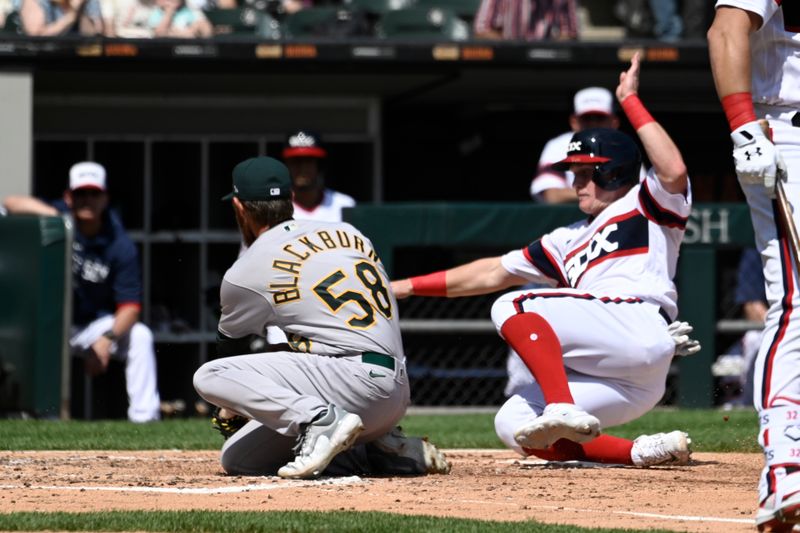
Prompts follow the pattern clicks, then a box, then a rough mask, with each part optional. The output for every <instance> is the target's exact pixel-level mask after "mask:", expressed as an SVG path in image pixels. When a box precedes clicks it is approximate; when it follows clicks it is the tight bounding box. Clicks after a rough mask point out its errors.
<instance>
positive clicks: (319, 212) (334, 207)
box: [294, 189, 356, 222]
mask: <svg viewBox="0 0 800 533" xmlns="http://www.w3.org/2000/svg"><path fill="white" fill-rule="evenodd" d="M354 205H356V201H355V200H353V198H352V197H351V196H348V195H346V194H344V193H341V192H338V191H334V190H331V189H325V192H324V193H323V196H322V202H321V203H320V204H319V205H318V206H317V207H315V208H314V209H311V210H308V209H306V208H304V207H303V206H301V205H299V204H298V203H297V202H295V203H294V218H295V219H296V220H316V221H319V222H341V220H342V209H344V208H345V207H353V206H354Z"/></svg>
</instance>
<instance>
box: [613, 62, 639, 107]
mask: <svg viewBox="0 0 800 533" xmlns="http://www.w3.org/2000/svg"><path fill="white" fill-rule="evenodd" d="M640 64H641V59H640V57H639V52H636V53H635V54H633V58H631V66H630V67H629V68H628V70H626V71H624V72H621V73H620V75H619V85H617V91H616V94H617V100H619V101H620V102H622V101H623V100H625V99H626V98H627V97H629V96H630V95H632V94H636V93H638V92H639V68H640Z"/></svg>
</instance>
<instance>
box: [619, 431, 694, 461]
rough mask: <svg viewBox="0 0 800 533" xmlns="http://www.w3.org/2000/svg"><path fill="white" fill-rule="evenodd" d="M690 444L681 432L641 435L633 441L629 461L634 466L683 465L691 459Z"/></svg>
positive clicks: (689, 440) (690, 441)
mask: <svg viewBox="0 0 800 533" xmlns="http://www.w3.org/2000/svg"><path fill="white" fill-rule="evenodd" d="M691 444H692V439H690V438H689V435H687V434H686V433H684V432H683V431H673V432H671V433H656V434H655V435H642V436H640V437H637V438H636V440H634V441H633V448H631V460H632V461H633V464H634V465H636V466H655V465H685V464H688V463H689V459H691V455H692V450H691V448H690V445H691Z"/></svg>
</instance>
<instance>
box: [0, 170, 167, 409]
mask: <svg viewBox="0 0 800 533" xmlns="http://www.w3.org/2000/svg"><path fill="white" fill-rule="evenodd" d="M4 207H5V208H6V209H7V210H8V212H9V213H10V214H34V215H43V216H58V215H59V214H63V215H64V216H66V217H67V218H68V219H69V220H71V221H72V223H73V225H74V228H75V233H74V242H73V247H72V273H73V284H72V292H73V297H72V303H73V312H72V321H73V325H72V328H71V332H70V340H69V344H70V348H71V349H72V353H73V355H78V356H82V357H84V364H85V368H86V373H87V374H88V375H90V376H96V375H98V374H102V373H104V372H105V371H106V370H107V369H108V364H109V361H110V360H111V359H112V358H114V359H121V360H124V361H125V381H126V388H127V392H128V400H129V407H128V419H129V420H130V421H131V422H150V421H154V420H158V419H159V417H160V401H159V394H158V389H157V380H156V358H155V352H154V348H153V334H152V333H151V332H150V329H149V328H148V327H147V326H145V325H144V324H142V323H141V322H139V311H140V308H141V299H142V286H141V277H140V273H139V258H138V254H137V251H136V247H135V246H134V244H133V242H131V240H130V239H129V238H128V236H127V234H126V233H125V229H124V228H123V227H122V222H121V221H120V219H119V217H118V216H117V215H116V213H114V212H113V211H111V210H109V209H108V193H107V192H106V172H105V169H104V168H103V167H102V166H101V165H99V164H97V163H92V162H82V163H77V164H75V165H73V166H72V168H71V169H70V171H69V189H68V190H67V191H66V192H65V193H64V197H63V199H62V200H57V201H55V202H53V204H52V205H50V204H47V203H45V202H43V201H41V200H38V199H36V198H33V197H30V196H10V197H8V198H6V200H5V202H4Z"/></svg>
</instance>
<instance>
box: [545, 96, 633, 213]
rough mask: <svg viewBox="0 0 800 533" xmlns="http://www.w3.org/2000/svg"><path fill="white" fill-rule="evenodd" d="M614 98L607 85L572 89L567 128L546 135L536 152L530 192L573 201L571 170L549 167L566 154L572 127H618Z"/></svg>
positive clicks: (547, 200)
mask: <svg viewBox="0 0 800 533" xmlns="http://www.w3.org/2000/svg"><path fill="white" fill-rule="evenodd" d="M613 101H614V98H613V96H612V95H611V92H610V91H609V90H608V89H604V88H602V87H587V88H585V89H581V90H580V91H578V92H577V93H575V99H574V110H573V113H572V115H570V117H569V126H570V131H568V132H565V133H562V134H561V135H559V136H558V137H554V138H553V139H550V140H549V141H548V142H547V144H545V145H544V149H543V150H542V154H541V155H540V156H539V167H538V169H537V174H536V177H534V178H533V181H532V182H531V191H530V192H531V196H532V197H533V199H534V200H536V201H538V202H542V203H546V204H560V203H565V202H575V201H576V200H577V196H576V195H575V191H574V189H573V188H572V173H571V172H562V171H558V170H555V169H553V168H552V165H553V164H554V163H556V162H558V161H561V160H562V159H564V158H565V157H566V156H567V145H569V141H570V139H571V138H572V134H573V133H575V132H576V131H581V130H585V129H587V128H618V127H619V119H618V118H617V116H616V115H615V114H614V110H613Z"/></svg>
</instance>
